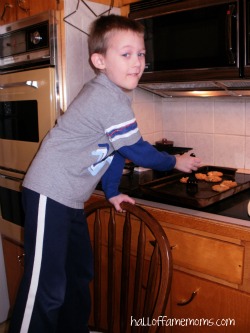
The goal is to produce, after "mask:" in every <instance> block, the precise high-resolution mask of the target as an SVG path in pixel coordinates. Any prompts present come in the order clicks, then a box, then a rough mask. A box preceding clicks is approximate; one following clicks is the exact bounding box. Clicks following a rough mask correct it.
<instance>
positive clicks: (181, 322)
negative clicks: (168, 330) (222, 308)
mask: <svg viewBox="0 0 250 333" xmlns="http://www.w3.org/2000/svg"><path fill="white" fill-rule="evenodd" d="M235 324H236V323H235V319H231V318H227V319H214V318H210V319H206V318H199V319H193V318H192V319H191V318H168V317H167V316H159V317H158V318H155V319H150V318H149V317H143V318H139V319H135V318H133V316H131V321H130V325H131V326H235Z"/></svg>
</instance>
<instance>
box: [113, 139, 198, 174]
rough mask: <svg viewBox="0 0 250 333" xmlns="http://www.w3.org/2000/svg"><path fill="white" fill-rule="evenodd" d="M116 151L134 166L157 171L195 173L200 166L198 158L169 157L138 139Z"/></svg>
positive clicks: (184, 155)
mask: <svg viewBox="0 0 250 333" xmlns="http://www.w3.org/2000/svg"><path fill="white" fill-rule="evenodd" d="M118 151H119V152H120V153H121V155H123V156H124V157H126V158H127V159H129V160H131V161H132V162H134V163H135V164H137V165H139V166H142V167H146V168H151V169H154V170H158V171H168V170H171V169H173V168H176V169H177V170H179V171H183V172H191V171H192V170H194V171H196V170H197V169H198V167H199V166H200V164H201V160H200V158H198V157H193V156H190V155H189V154H183V155H176V156H173V155H170V154H168V153H167V152H159V151H158V150H157V149H156V148H154V147H153V146H152V145H151V144H150V143H148V142H147V141H144V140H143V139H142V138H140V139H139V140H138V141H137V142H136V143H135V144H133V145H131V146H123V147H121V148H119V149H118Z"/></svg>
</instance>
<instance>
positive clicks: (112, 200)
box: [109, 193, 135, 212]
mask: <svg viewBox="0 0 250 333" xmlns="http://www.w3.org/2000/svg"><path fill="white" fill-rule="evenodd" d="M123 201H125V202H129V203H131V204H133V205H134V204H135V200H134V199H132V198H130V197H129V196H128V195H126V194H122V193H121V194H118V195H116V196H115V197H112V198H110V199H109V202H110V203H111V204H112V205H113V206H114V207H115V209H116V210H117V211H118V212H123V210H122V208H121V206H120V204H121V203H122V202H123Z"/></svg>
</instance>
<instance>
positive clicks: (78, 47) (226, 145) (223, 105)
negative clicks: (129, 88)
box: [65, 0, 250, 169]
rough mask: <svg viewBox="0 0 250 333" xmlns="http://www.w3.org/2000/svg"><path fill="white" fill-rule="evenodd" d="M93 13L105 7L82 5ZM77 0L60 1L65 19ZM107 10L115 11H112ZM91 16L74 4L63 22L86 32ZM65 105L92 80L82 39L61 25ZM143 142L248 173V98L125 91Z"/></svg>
mask: <svg viewBox="0 0 250 333" xmlns="http://www.w3.org/2000/svg"><path fill="white" fill-rule="evenodd" d="M86 3H87V4H89V6H90V7H91V9H92V10H94V11H95V13H96V14H97V15H99V14H100V13H102V12H103V11H104V10H106V9H107V8H108V7H107V6H104V5H99V4H95V3H92V2H88V1H86ZM76 5H77V0H75V1H72V0H66V1H65V13H66V15H68V14H70V13H72V12H74V11H75V10H76ZM112 12H114V13H119V10H117V9H113V10H112ZM93 19H95V16H93V14H92V13H91V12H90V11H89V10H88V9H87V8H86V6H84V5H83V3H80V5H79V8H78V10H77V12H76V13H75V14H74V15H72V16H71V17H69V18H68V20H69V21H70V20H71V21H70V22H71V23H73V24H74V25H76V26H77V27H78V28H80V29H83V30H84V31H86V30H87V29H88V26H89V24H90V22H91V21H92V20H93ZM65 31H66V45H67V48H66V59H67V61H66V64H67V66H66V80H67V86H66V89H67V104H69V103H70V102H71V101H72V99H73V98H74V97H75V96H76V94H77V93H78V91H79V90H80V88H81V87H82V85H83V84H84V82H86V81H88V80H89V79H90V78H92V77H93V76H94V73H93V71H92V70H91V68H90V66H89V64H88V54H87V36H86V35H85V34H84V33H83V32H80V31H79V30H77V29H76V28H74V27H72V26H70V25H68V24H66V26H65ZM131 94H132V97H133V109H134V112H135V115H136V118H137V121H138V124H139V127H140V130H141V133H142V135H143V137H144V139H145V140H148V141H149V142H150V143H154V142H155V141H157V140H160V139H161V138H163V137H165V138H167V139H169V140H173V141H174V145H175V146H179V147H193V148H194V152H195V153H196V155H197V156H200V157H201V158H202V161H203V163H204V164H210V165H220V166H229V167H235V168H245V169H250V98H240V97H238V98H235V97H227V98H226V97H220V98H218V97H217V98H211V97H209V98H177V97H175V98H167V99H166V98H161V97H158V96H156V95H153V94H151V93H149V92H146V91H143V90H141V89H140V88H138V89H136V90H135V91H134V92H132V93H131Z"/></svg>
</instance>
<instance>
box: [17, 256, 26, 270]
mask: <svg viewBox="0 0 250 333" xmlns="http://www.w3.org/2000/svg"><path fill="white" fill-rule="evenodd" d="M24 257H25V253H22V254H20V255H19V256H17V260H18V262H19V264H20V265H21V266H22V267H23V266H24Z"/></svg>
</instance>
